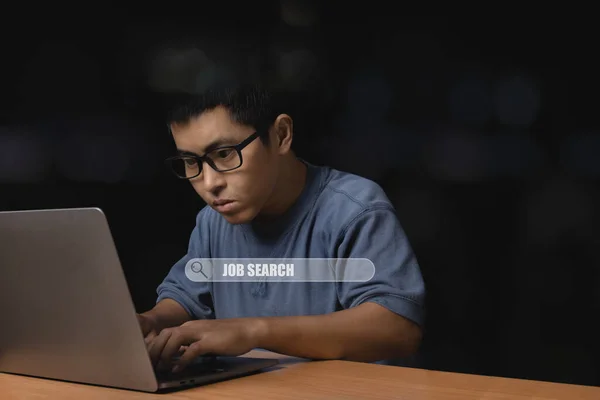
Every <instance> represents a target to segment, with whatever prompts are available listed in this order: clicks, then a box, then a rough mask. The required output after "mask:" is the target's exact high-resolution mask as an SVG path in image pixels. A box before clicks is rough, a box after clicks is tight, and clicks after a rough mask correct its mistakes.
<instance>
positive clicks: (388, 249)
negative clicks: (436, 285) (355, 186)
mask: <svg viewBox="0 0 600 400" xmlns="http://www.w3.org/2000/svg"><path fill="white" fill-rule="evenodd" d="M338 243H339V244H338V246H337V251H338V257H339V258H367V259H369V260H370V261H371V262H372V263H373V265H374V266H375V273H374V275H373V277H372V278H371V279H370V280H368V281H366V282H339V283H338V284H337V288H338V299H339V301H340V304H341V305H342V307H344V308H346V309H347V308H351V307H356V306H358V305H360V304H362V303H365V302H374V303H377V304H379V305H381V306H383V307H385V308H387V309H388V310H390V311H392V312H394V313H396V314H398V315H401V316H403V317H405V318H407V319H409V320H411V321H413V322H415V323H416V324H418V325H421V326H422V325H423V322H424V317H425V316H424V301H425V284H424V281H423V277H422V274H421V270H420V267H419V264H418V263H417V259H416V256H415V254H414V253H413V249H412V247H411V245H410V243H409V241H408V238H407V236H406V234H405V232H404V230H403V228H402V226H401V225H400V221H399V220H398V218H397V216H396V213H395V211H394V209H393V208H392V207H391V206H389V207H387V206H380V207H378V208H373V209H369V210H364V211H362V212H361V213H360V214H358V215H357V216H356V217H354V218H353V219H352V220H351V221H350V222H349V223H348V224H347V225H346V228H345V229H343V231H342V233H341V236H340V238H339V240H338Z"/></svg>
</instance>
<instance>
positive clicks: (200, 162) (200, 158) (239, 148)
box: [165, 131, 260, 180]
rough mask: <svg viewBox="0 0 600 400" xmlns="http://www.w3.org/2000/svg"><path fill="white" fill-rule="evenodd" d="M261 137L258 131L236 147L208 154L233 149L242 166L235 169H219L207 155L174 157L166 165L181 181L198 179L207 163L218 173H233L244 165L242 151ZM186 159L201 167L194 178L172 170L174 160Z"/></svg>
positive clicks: (218, 149)
mask: <svg viewBox="0 0 600 400" xmlns="http://www.w3.org/2000/svg"><path fill="white" fill-rule="evenodd" d="M259 136H260V133H259V132H258V131H256V132H254V133H253V134H251V135H250V136H248V137H247V138H246V139H244V140H243V141H242V142H240V143H238V144H236V145H232V146H220V147H217V148H214V149H212V150H211V151H209V152H208V153H207V154H210V153H213V152H215V151H221V150H227V149H232V150H235V151H236V152H237V154H238V157H239V159H240V165H238V166H237V167H233V168H228V169H219V168H217V166H216V165H215V164H214V162H213V160H211V159H210V157H207V156H206V154H205V155H203V156H199V155H197V154H183V155H177V156H173V157H169V158H167V159H166V160H165V164H166V166H167V168H168V169H170V170H171V172H172V173H173V174H174V175H175V176H176V177H177V178H179V179H185V180H188V179H193V178H195V177H197V176H198V175H200V174H201V173H202V170H203V169H204V168H203V167H202V165H204V162H206V163H207V164H208V165H209V166H210V167H211V168H212V169H214V170H215V171H217V172H228V171H233V170H235V169H238V168H240V167H241V166H242V165H243V164H244V157H243V156H242V150H243V149H244V148H246V146H248V145H249V144H250V143H252V142H253V141H254V140H256V138H258V137H259ZM186 158H192V159H195V160H196V162H197V163H198V165H200V168H199V170H198V173H197V174H196V175H194V176H185V177H184V176H181V175H179V174H178V173H177V172H175V171H174V170H173V168H171V166H170V164H171V163H172V162H173V161H174V160H181V159H186Z"/></svg>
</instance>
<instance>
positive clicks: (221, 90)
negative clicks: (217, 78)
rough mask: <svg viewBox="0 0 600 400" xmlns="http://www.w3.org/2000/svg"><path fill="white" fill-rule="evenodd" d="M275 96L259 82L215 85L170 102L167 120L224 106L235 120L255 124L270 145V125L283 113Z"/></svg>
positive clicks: (177, 121)
mask: <svg viewBox="0 0 600 400" xmlns="http://www.w3.org/2000/svg"><path fill="white" fill-rule="evenodd" d="M275 97H276V94H275V93H274V92H273V91H271V90H269V89H268V88H266V87H264V86H261V85H258V84H251V85H239V86H226V87H215V88H211V89H208V90H206V91H203V92H201V93H197V94H185V95H181V94H180V95H178V97H177V99H174V101H173V102H172V103H171V105H170V106H169V109H170V111H169V113H168V116H167V119H168V121H167V123H168V124H182V123H187V122H189V121H190V120H191V119H192V118H194V117H197V116H199V115H201V114H202V113H203V112H205V111H207V110H212V109H215V108H216V107H219V106H222V107H224V108H225V109H227V110H228V111H229V114H230V117H231V119H232V121H234V122H236V123H239V124H242V125H246V126H250V127H252V128H254V129H255V130H256V131H257V132H259V134H260V139H261V141H262V142H263V143H264V144H265V145H267V144H269V128H270V127H271V126H272V125H273V123H274V122H275V119H276V118H277V116H278V115H279V114H280V113H281V111H280V110H278V104H279V103H278V101H277V100H276V99H275Z"/></svg>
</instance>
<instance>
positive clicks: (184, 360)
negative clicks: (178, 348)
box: [173, 340, 208, 372]
mask: <svg viewBox="0 0 600 400" xmlns="http://www.w3.org/2000/svg"><path fill="white" fill-rule="evenodd" d="M207 352H208V351H207V349H206V348H205V346H204V343H203V341H202V340H198V341H195V342H194V343H192V344H191V345H189V346H188V348H187V349H185V351H184V353H183V354H182V355H181V357H180V358H179V360H178V361H177V362H175V366H174V367H173V372H178V371H182V370H183V369H184V368H185V367H187V366H188V365H189V364H190V363H191V362H192V361H194V359H196V358H198V357H200V356H202V355H204V354H206V353H207Z"/></svg>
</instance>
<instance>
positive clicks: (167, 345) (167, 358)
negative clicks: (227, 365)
mask: <svg viewBox="0 0 600 400" xmlns="http://www.w3.org/2000/svg"><path fill="white" fill-rule="evenodd" d="M260 329H261V320H260V319H255V318H238V319H225V320H198V321H189V322H186V323H184V324H182V325H181V326H179V327H174V328H166V329H163V330H162V331H161V332H160V333H159V334H158V335H156V336H155V337H153V338H152V340H151V341H150V343H149V345H148V353H149V354H150V358H151V359H152V363H153V364H154V365H155V366H157V365H166V366H169V365H170V364H171V361H172V358H173V356H175V355H177V354H179V353H180V352H181V351H183V354H181V357H180V359H179V360H178V361H177V362H176V363H175V366H174V368H173V372H177V371H180V370H182V369H183V368H185V367H186V366H187V365H188V364H189V363H190V362H191V361H193V360H194V359H195V358H197V357H200V356H202V355H207V354H217V355H222V356H239V355H242V354H245V353H247V352H249V351H250V350H252V349H254V348H256V347H258V346H257V343H258V332H259V330H260Z"/></svg>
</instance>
